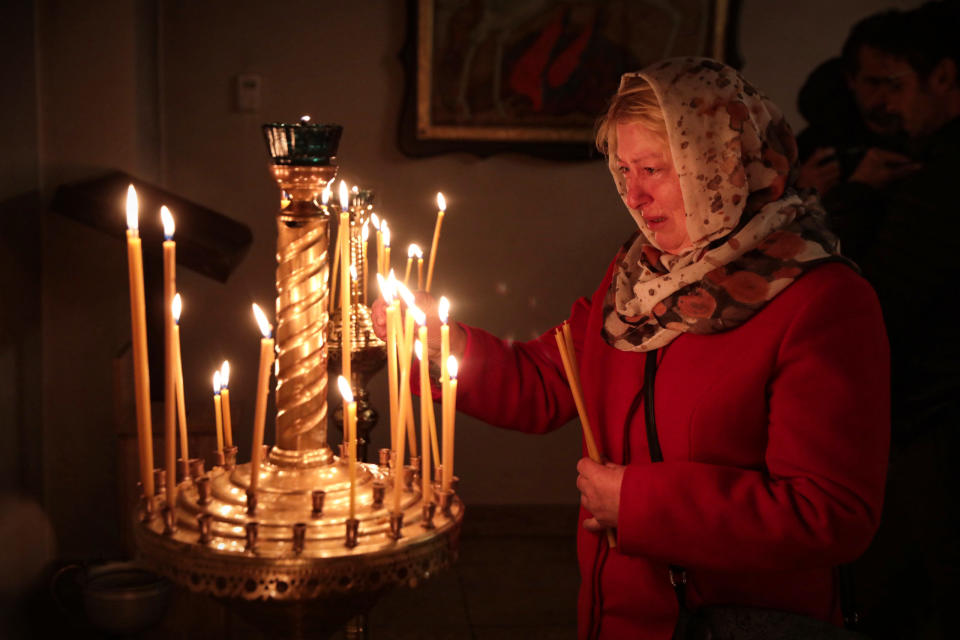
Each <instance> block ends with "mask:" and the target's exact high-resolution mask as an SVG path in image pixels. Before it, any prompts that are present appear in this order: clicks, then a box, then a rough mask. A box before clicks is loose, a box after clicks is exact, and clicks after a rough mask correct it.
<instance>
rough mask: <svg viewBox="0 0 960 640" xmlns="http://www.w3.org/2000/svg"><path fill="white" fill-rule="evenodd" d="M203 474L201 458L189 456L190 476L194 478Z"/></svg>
mask: <svg viewBox="0 0 960 640" xmlns="http://www.w3.org/2000/svg"><path fill="white" fill-rule="evenodd" d="M203 474H204V469H203V458H190V477H191V478H193V479H194V480H196V479H197V478H199V477H201V476H202V475H203Z"/></svg>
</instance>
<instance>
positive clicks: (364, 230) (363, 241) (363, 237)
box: [360, 220, 370, 304]
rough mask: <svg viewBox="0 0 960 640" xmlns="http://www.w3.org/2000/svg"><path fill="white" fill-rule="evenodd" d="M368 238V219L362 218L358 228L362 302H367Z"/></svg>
mask: <svg viewBox="0 0 960 640" xmlns="http://www.w3.org/2000/svg"><path fill="white" fill-rule="evenodd" d="M369 239H370V221H369V220H364V222H363V226H362V227H361V228H360V262H361V264H363V304H367V282H368V277H369V274H370V263H369V262H368V261H367V241H368V240H369Z"/></svg>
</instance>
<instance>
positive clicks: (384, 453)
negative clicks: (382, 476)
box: [379, 449, 390, 470]
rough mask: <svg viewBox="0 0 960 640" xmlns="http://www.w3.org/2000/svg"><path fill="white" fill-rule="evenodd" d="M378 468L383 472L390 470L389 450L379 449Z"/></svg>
mask: <svg viewBox="0 0 960 640" xmlns="http://www.w3.org/2000/svg"><path fill="white" fill-rule="evenodd" d="M379 453H380V466H381V467H383V468H384V469H385V470H386V469H389V468H390V449H380V452H379Z"/></svg>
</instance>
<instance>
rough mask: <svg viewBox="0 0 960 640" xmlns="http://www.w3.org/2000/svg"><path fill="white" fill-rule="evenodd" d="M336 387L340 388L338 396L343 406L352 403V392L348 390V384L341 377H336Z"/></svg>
mask: <svg viewBox="0 0 960 640" xmlns="http://www.w3.org/2000/svg"><path fill="white" fill-rule="evenodd" d="M337 386H338V387H340V395H342V396H343V402H344V404H350V403H351V402H353V390H352V389H350V383H349V382H347V379H346V378H344V377H343V376H337Z"/></svg>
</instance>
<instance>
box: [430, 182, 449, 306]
mask: <svg viewBox="0 0 960 640" xmlns="http://www.w3.org/2000/svg"><path fill="white" fill-rule="evenodd" d="M446 211H447V201H446V199H445V198H444V197H443V194H442V193H440V192H439V191H438V192H437V224H436V226H435V227H434V228H433V243H432V244H431V245H430V266H429V267H427V286H426V289H425V290H426V291H430V284H431V283H433V266H434V264H435V263H436V260H437V243H438V242H439V241H440V226H441V225H442V224H443V216H444V214H445V213H446Z"/></svg>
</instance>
